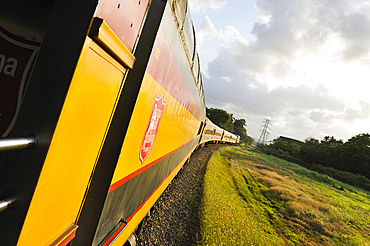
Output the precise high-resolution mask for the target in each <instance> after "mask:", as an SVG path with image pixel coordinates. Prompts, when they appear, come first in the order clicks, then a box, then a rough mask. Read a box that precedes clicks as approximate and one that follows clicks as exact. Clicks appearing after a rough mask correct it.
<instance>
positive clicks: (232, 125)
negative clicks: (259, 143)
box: [206, 108, 255, 145]
mask: <svg viewBox="0 0 370 246" xmlns="http://www.w3.org/2000/svg"><path fill="white" fill-rule="evenodd" d="M206 111H207V112H206V113H207V118H208V119H210V120H211V121H212V122H213V123H214V124H216V125H218V126H219V127H221V128H223V129H225V130H226V131H228V132H231V133H234V134H236V135H239V136H240V142H242V143H245V144H248V145H250V144H253V143H254V142H255V140H254V139H253V138H252V137H250V136H248V135H247V130H246V128H245V127H246V126H247V121H246V120H245V119H236V118H235V117H234V115H233V114H230V113H228V112H227V111H225V110H223V109H217V108H206Z"/></svg>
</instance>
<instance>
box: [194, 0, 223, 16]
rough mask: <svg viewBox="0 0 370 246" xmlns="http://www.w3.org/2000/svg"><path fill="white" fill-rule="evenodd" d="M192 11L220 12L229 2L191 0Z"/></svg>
mask: <svg viewBox="0 0 370 246" xmlns="http://www.w3.org/2000/svg"><path fill="white" fill-rule="evenodd" d="M189 3H190V4H189V5H190V9H191V12H192V13H200V12H203V13H207V12H218V11H220V10H222V9H223V8H225V7H226V6H227V4H228V1H227V0H208V1H204V0H189Z"/></svg>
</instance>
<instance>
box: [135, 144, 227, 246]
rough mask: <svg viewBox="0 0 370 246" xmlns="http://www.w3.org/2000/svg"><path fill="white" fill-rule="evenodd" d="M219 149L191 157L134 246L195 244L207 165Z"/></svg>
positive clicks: (205, 150)
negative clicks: (213, 153) (214, 152)
mask: <svg viewBox="0 0 370 246" xmlns="http://www.w3.org/2000/svg"><path fill="white" fill-rule="evenodd" d="M222 146H223V145H208V146H207V147H205V148H200V149H198V150H197V151H195V152H194V153H193V154H192V156H191V158H190V161H189V162H188V163H187V164H185V165H184V167H183V169H182V170H181V171H180V172H179V174H178V175H177V177H176V178H175V179H174V180H173V181H172V183H171V184H170V185H169V186H168V187H167V189H166V190H165V191H164V193H163V194H162V196H161V197H160V198H159V199H158V201H157V202H156V204H155V205H154V206H153V207H152V209H151V210H150V214H149V215H148V216H147V217H146V218H145V219H144V221H143V223H142V226H141V228H140V229H138V230H137V231H136V237H137V245H197V242H198V241H199V240H200V234H199V230H200V215H201V210H200V209H201V207H200V206H201V201H202V196H203V178H204V174H205V172H206V167H207V162H208V160H209V158H210V156H211V154H212V152H213V151H214V150H216V149H218V148H220V147H222Z"/></svg>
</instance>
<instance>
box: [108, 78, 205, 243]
mask: <svg viewBox="0 0 370 246" xmlns="http://www.w3.org/2000/svg"><path fill="white" fill-rule="evenodd" d="M162 94H163V97H164V101H165V102H166V106H165V109H164V112H163V115H162V119H161V122H160V124H159V128H158V133H157V136H156V139H155V141H154V145H153V148H152V150H151V152H150V154H149V156H148V158H147V159H146V160H145V161H144V163H143V164H141V162H140V159H139V150H140V146H141V141H142V138H143V135H144V132H145V129H146V126H147V124H148V122H149V117H150V114H151V110H152V107H153V103H154V99H155V96H157V97H160V96H161V95H162ZM199 124H200V122H199V120H197V119H196V118H195V117H194V116H193V115H192V114H191V113H190V112H189V111H188V110H187V109H186V108H184V107H183V106H182V105H181V104H180V103H179V102H178V101H177V100H176V99H175V98H173V97H172V96H171V95H170V94H169V93H167V92H166V91H165V90H164V89H163V88H162V87H161V86H160V85H159V84H158V83H157V82H156V81H155V80H154V78H153V77H151V76H150V75H149V74H148V73H146V74H145V76H144V79H143V84H142V87H141V89H140V93H139V96H138V99H137V102H136V105H135V109H134V112H133V115H132V118H131V121H130V124H129V128H128V131H127V134H126V137H125V140H124V143H123V146H122V149H121V154H120V158H119V160H118V164H117V166H116V170H115V172H114V176H113V179H112V184H113V183H115V182H117V181H119V180H121V179H122V178H124V177H126V176H127V175H129V174H131V173H133V172H135V171H136V170H138V169H140V168H142V167H144V166H145V165H148V164H150V163H151V162H153V161H155V160H157V159H158V158H160V157H162V156H163V155H165V154H167V153H169V152H171V151H173V150H175V149H177V148H178V147H180V146H182V145H184V144H186V143H188V142H189V141H191V140H193V139H195V138H196V134H197V132H198V128H199ZM194 148H195V146H194ZM191 152H192V150H191V151H190V152H189V153H188V154H187V156H186V157H185V158H184V159H183V160H182V161H181V162H180V163H179V165H178V166H177V167H176V168H175V169H174V170H173V172H172V173H171V174H170V175H169V176H168V177H167V178H166V180H164V182H163V183H162V184H161V185H160V187H158V189H157V190H156V191H155V192H154V193H153V194H152V196H151V197H150V198H149V199H148V200H147V201H146V203H145V204H144V205H143V207H141V209H140V210H139V211H138V212H137V213H136V214H135V215H134V216H133V217H132V218H131V220H130V222H129V223H128V225H127V227H126V228H125V229H124V230H123V232H122V233H121V234H120V235H119V237H118V238H117V239H116V240H115V241H114V243H113V244H112V245H123V243H124V242H125V241H126V240H127V238H128V237H129V236H130V235H131V233H132V232H133V231H134V229H135V228H136V226H137V225H138V224H139V223H140V222H141V220H142V219H143V218H144V217H145V215H146V213H147V212H148V211H149V209H150V208H151V207H152V206H153V205H154V203H155V201H156V200H157V199H158V198H159V196H160V195H161V194H162V192H163V191H164V190H165V188H166V187H167V185H168V184H169V183H170V182H171V180H172V179H173V178H174V177H175V176H176V174H177V173H178V171H179V170H180V168H181V167H182V165H183V164H184V162H185V161H186V160H187V158H188V157H189V156H190V154H191Z"/></svg>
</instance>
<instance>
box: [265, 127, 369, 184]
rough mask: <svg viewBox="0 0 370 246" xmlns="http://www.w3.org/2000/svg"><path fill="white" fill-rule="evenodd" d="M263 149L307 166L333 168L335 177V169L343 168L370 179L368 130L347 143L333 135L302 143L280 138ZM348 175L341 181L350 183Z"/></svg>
mask: <svg viewBox="0 0 370 246" xmlns="http://www.w3.org/2000/svg"><path fill="white" fill-rule="evenodd" d="M263 149H264V152H265V153H267V154H272V155H275V156H277V157H280V158H283V159H286V160H288V161H291V162H295V163H297V164H300V165H303V166H306V167H315V168H316V169H317V168H320V166H321V170H329V172H328V173H327V174H328V175H331V176H332V175H333V172H335V171H336V170H340V171H342V172H345V173H347V174H346V175H347V176H348V173H353V174H357V175H359V176H357V179H359V177H360V176H365V177H366V178H367V179H370V134H368V133H362V134H358V135H356V136H354V137H352V138H350V139H349V140H348V141H347V142H343V140H337V139H335V138H334V137H333V136H332V137H330V136H326V137H324V138H323V139H322V140H321V141H319V140H317V139H315V138H307V139H306V140H305V142H301V143H300V142H299V141H289V140H287V139H286V138H283V137H278V138H276V139H274V140H273V141H272V142H271V143H270V144H269V145H265V146H264V148H263ZM322 167H325V168H326V169H325V168H322ZM330 170H331V171H330ZM347 178H348V177H346V178H342V179H344V180H341V181H344V182H347V180H346V179H347ZM360 179H361V178H360ZM354 182H355V181H354ZM356 182H364V181H360V180H357V181H356ZM366 182H367V181H366ZM347 183H348V182H347Z"/></svg>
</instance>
